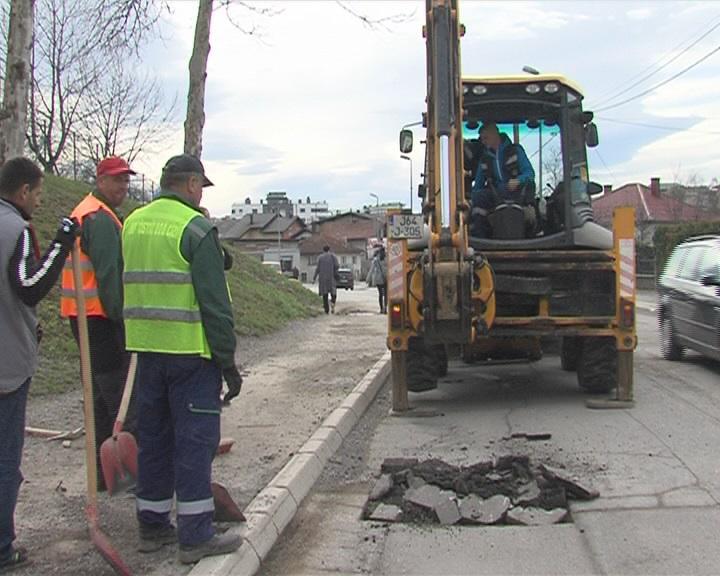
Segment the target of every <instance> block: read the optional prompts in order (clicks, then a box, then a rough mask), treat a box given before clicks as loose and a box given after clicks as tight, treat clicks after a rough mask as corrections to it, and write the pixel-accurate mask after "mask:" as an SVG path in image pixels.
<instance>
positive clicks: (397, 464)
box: [380, 458, 418, 474]
mask: <svg viewBox="0 0 720 576" xmlns="http://www.w3.org/2000/svg"><path fill="white" fill-rule="evenodd" d="M417 463H418V459H417V458H385V460H383V463H382V464H381V465H380V471H381V472H383V473H384V474H397V473H398V472H402V471H403V470H408V469H410V468H412V467H413V466H417Z"/></svg>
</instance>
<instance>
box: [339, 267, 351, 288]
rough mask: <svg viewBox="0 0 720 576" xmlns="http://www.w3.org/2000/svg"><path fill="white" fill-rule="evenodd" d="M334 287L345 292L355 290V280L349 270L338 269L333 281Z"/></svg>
mask: <svg viewBox="0 0 720 576" xmlns="http://www.w3.org/2000/svg"><path fill="white" fill-rule="evenodd" d="M335 285H336V286H337V287H338V288H345V290H353V289H354V288H355V278H353V272H352V270H350V268H338V275H337V278H336V279H335Z"/></svg>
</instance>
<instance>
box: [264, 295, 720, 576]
mask: <svg viewBox="0 0 720 576" xmlns="http://www.w3.org/2000/svg"><path fill="white" fill-rule="evenodd" d="M639 303H640V306H639V308H640V311H639V314H638V333H639V337H640V345H639V348H638V351H637V353H636V355H635V367H636V372H635V374H636V379H635V399H636V407H635V408H634V409H632V410H616V411H595V410H589V409H588V408H586V407H585V402H584V400H585V398H586V396H585V395H583V394H582V393H581V392H580V391H579V390H578V388H577V385H576V383H575V378H574V374H570V373H566V372H563V371H561V370H560V369H559V366H558V364H559V362H558V360H557V358H556V357H555V358H552V357H546V358H544V359H543V360H542V361H541V362H539V363H537V364H528V365H519V364H514V365H506V366H493V367H483V368H481V369H476V368H471V367H467V366H464V365H461V364H458V363H451V367H450V372H449V374H448V376H447V377H446V378H445V379H444V381H443V382H442V383H441V386H440V388H439V389H438V390H437V391H433V392H430V393H426V394H422V395H414V394H411V403H412V405H413V406H414V407H415V408H416V411H417V412H421V411H422V410H426V411H436V412H437V413H438V414H439V415H437V416H435V417H418V416H413V415H411V416H409V417H392V416H389V415H388V408H389V404H390V403H389V391H388V387H387V386H386V388H385V389H384V390H383V391H381V393H380V395H379V397H378V400H377V402H376V404H375V406H374V407H373V408H372V409H371V410H369V411H368V413H367V414H366V417H365V418H364V419H363V420H362V421H361V423H360V425H359V426H358V427H357V428H356V430H355V432H353V434H352V435H351V436H350V437H349V438H348V439H347V440H346V442H345V444H344V446H343V448H342V449H341V451H340V452H339V453H338V454H337V455H336V456H335V458H334V459H333V461H332V464H331V465H330V466H328V467H327V468H326V470H325V472H324V475H323V477H322V478H321V481H320V482H319V483H318V484H317V485H316V488H315V490H314V492H313V493H311V495H310V496H309V497H308V498H306V500H305V502H304V503H303V505H302V506H301V508H300V510H299V511H298V513H297V515H296V516H295V519H294V520H293V522H292V523H291V524H290V525H289V526H288V528H287V529H286V531H285V533H284V535H283V536H282V537H281V540H280V541H279V542H278V544H276V546H275V548H274V549H273V551H272V552H271V553H270V556H269V557H268V558H267V560H266V561H265V562H264V564H263V566H262V567H261V574H264V575H266V576H273V575H276V574H278V575H279V574H310V573H323V574H325V573H330V574H354V573H372V574H383V575H385V574H387V575H394V574H498V573H503V574H579V573H586V574H681V573H682V574H712V573H717V572H718V566H719V565H720V551H719V549H718V546H717V538H716V535H717V526H718V522H720V507H718V502H720V476H719V475H718V472H719V471H720V456H718V451H717V446H718V444H719V443H720V418H719V417H718V414H720V385H719V384H720V378H718V376H720V364H718V363H713V362H710V361H706V360H704V359H702V358H700V357H699V356H695V355H692V354H690V355H689V356H688V358H687V359H686V360H685V361H683V362H681V363H672V362H667V361H664V360H662V359H660V357H659V353H658V335H657V327H656V322H655V316H654V310H653V308H654V305H653V295H652V293H645V294H641V298H640V301H639ZM533 431H534V432H550V433H551V434H552V438H551V439H550V440H549V441H545V442H528V441H527V440H523V439H510V438H509V437H510V435H511V434H512V433H513V432H533ZM508 453H515V454H527V455H530V456H531V457H532V459H533V460H535V461H538V460H539V461H543V462H549V463H552V464H556V465H561V466H565V467H566V468H567V469H568V470H570V471H571V472H573V473H574V474H576V475H578V476H580V477H581V478H583V479H586V480H588V481H589V482H591V483H592V484H593V485H594V486H595V487H597V488H598V489H599V490H600V493H601V497H600V498H599V499H597V500H594V501H591V502H586V503H578V504H573V505H572V517H573V523H568V524H561V525H555V526H552V527H542V528H527V527H509V526H507V527H502V528H498V527H489V528H476V527H451V528H442V527H435V528H429V527H422V528H417V527H410V526H405V525H397V524H392V525H387V524H381V523H374V522H363V521H361V520H360V519H359V516H360V511H361V507H362V505H363V503H364V501H365V498H366V497H367V494H368V491H369V488H370V486H371V484H372V481H373V477H374V476H375V475H376V474H377V473H378V471H379V468H380V464H381V462H382V461H383V459H385V458H387V457H401V456H402V457H419V458H428V457H438V458H442V459H444V460H445V461H448V462H450V463H453V464H470V463H473V462H477V461H480V460H485V459H488V458H491V457H493V456H498V455H501V454H508Z"/></svg>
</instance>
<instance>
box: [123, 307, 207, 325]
mask: <svg viewBox="0 0 720 576" xmlns="http://www.w3.org/2000/svg"><path fill="white" fill-rule="evenodd" d="M123 316H124V317H125V318H134V319H142V320H168V321H169V322H200V321H201V320H202V317H201V316H200V311H199V310H175V309H172V308H125V309H124V310H123Z"/></svg>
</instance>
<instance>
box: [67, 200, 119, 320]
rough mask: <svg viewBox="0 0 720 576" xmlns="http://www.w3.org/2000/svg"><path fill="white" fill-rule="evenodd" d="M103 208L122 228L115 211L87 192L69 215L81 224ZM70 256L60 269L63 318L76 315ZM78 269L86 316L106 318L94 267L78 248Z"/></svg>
mask: <svg viewBox="0 0 720 576" xmlns="http://www.w3.org/2000/svg"><path fill="white" fill-rule="evenodd" d="M100 210H103V211H104V212H105V213H106V214H108V215H109V216H110V218H112V220H113V221H114V222H115V225H116V226H117V228H118V230H121V229H122V222H120V219H119V218H118V217H117V216H116V215H115V212H113V211H112V209H111V208H110V207H109V206H108V205H107V204H105V203H104V202H103V201H101V200H100V199H98V198H96V197H95V196H93V195H92V194H88V195H87V196H85V198H83V199H82V201H81V202H80V203H79V204H78V205H77V206H75V209H74V210H73V211H72V213H71V214H70V216H71V217H73V218H76V219H77V221H78V222H79V223H80V226H82V224H83V221H84V220H85V218H86V217H87V216H89V215H90V214H94V213H96V212H99V211H100ZM76 242H77V243H78V246H79V245H80V239H79V238H78V239H77V240H76ZM71 258H72V256H71V255H68V257H67V260H65V265H64V266H63V271H62V280H61V291H60V315H61V316H62V317H63V318H67V317H69V316H77V302H76V301H75V278H74V277H73V272H72V260H71ZM79 265H80V270H81V272H82V284H83V293H84V294H85V309H86V312H87V315H88V316H100V317H102V318H107V314H106V313H105V310H104V309H103V306H102V302H101V301H100V297H99V296H98V292H97V287H98V286H97V277H96V276H95V268H94V267H93V265H92V262H91V261H90V258H88V255H87V254H85V252H83V251H82V248H80V262H79Z"/></svg>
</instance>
